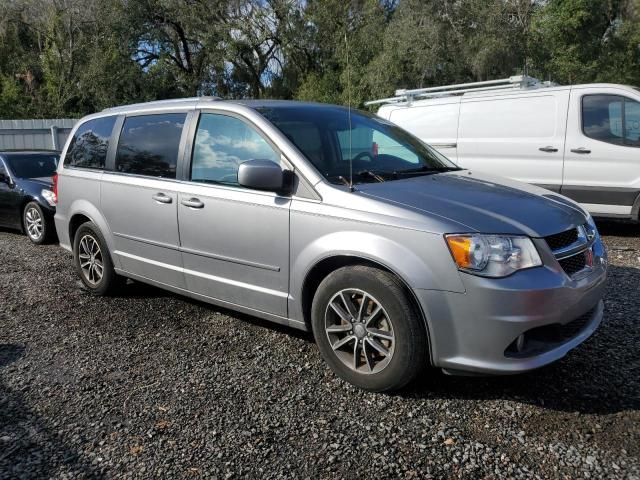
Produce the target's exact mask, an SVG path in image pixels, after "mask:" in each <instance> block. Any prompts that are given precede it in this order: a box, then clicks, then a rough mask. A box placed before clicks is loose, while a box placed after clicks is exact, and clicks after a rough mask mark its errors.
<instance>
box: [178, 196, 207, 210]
mask: <svg viewBox="0 0 640 480" xmlns="http://www.w3.org/2000/svg"><path fill="white" fill-rule="evenodd" d="M180 203H182V205H184V206H185V207H189V208H202V207H204V203H202V202H201V201H200V200H199V199H197V198H190V199H189V200H182V201H181V202H180Z"/></svg>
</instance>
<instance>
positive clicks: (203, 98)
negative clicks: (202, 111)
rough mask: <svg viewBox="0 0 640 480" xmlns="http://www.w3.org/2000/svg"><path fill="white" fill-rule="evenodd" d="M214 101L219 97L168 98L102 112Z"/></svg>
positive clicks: (120, 106)
mask: <svg viewBox="0 0 640 480" xmlns="http://www.w3.org/2000/svg"><path fill="white" fill-rule="evenodd" d="M202 100H204V101H215V100H222V99H221V98H220V97H212V96H202V97H187V98H170V99H168V100H152V101H150V102H142V103H132V104H129V105H119V106H117V107H109V108H105V109H104V110H102V111H103V112H107V111H110V110H118V109H121V108H132V107H142V106H149V105H166V104H172V103H181V102H198V101H202Z"/></svg>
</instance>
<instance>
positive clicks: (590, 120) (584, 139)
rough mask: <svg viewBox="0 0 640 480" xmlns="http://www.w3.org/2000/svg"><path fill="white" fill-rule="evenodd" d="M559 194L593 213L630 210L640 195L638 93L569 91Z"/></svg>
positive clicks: (612, 212)
mask: <svg viewBox="0 0 640 480" xmlns="http://www.w3.org/2000/svg"><path fill="white" fill-rule="evenodd" d="M562 194H563V195H566V196H568V197H570V198H573V199H574V200H576V201H577V202H580V203H582V204H583V205H584V206H585V207H586V208H587V209H588V210H589V211H591V212H592V213H595V214H608V215H612V214H613V215H629V214H630V213H631V209H632V207H633V204H634V201H635V199H636V198H637V196H638V194H640V98H638V97H632V96H631V95H630V94H629V93H628V92H627V91H625V90H619V89H616V88H615V87H605V88H576V89H572V91H571V102H570V107H569V120H568V122H567V140H566V148H565V153H564V179H563V184H562Z"/></svg>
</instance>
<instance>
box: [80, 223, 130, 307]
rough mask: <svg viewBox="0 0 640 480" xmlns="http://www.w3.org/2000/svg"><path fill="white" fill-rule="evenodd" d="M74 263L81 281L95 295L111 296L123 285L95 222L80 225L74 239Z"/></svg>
mask: <svg viewBox="0 0 640 480" xmlns="http://www.w3.org/2000/svg"><path fill="white" fill-rule="evenodd" d="M73 261H74V263H75V266H76V271H77V272H78V275H79V276H80V280H82V283H83V284H84V286H85V287H86V288H87V290H88V291H89V292H91V293H93V294H95V295H109V294H112V293H114V292H115V291H116V290H117V288H118V287H119V286H121V285H122V283H123V282H122V280H123V278H122V277H120V276H119V275H117V274H116V272H115V270H114V269H113V262H112V260H111V255H110V254H109V250H108V249H107V242H105V240H104V237H103V236H102V233H101V232H100V230H99V229H98V227H97V226H96V225H95V224H94V223H93V222H86V223H83V224H82V225H80V227H79V228H78V230H77V232H76V234H75V237H74V238H73Z"/></svg>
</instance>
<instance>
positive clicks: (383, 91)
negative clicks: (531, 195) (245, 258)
mask: <svg viewBox="0 0 640 480" xmlns="http://www.w3.org/2000/svg"><path fill="white" fill-rule="evenodd" d="M347 59H348V61H347ZM525 71H526V72H528V73H529V74H531V75H534V76H539V77H542V78H544V79H548V78H551V79H552V80H554V81H557V82H560V83H582V82H596V81H606V82H613V83H626V84H632V85H640V0H454V1H451V0H188V1H185V0H101V1H100V2H96V1H95V0H5V1H3V2H0V117H3V118H29V117H54V116H55V117H57V116H80V115H84V114H86V113H91V112H94V111H97V110H101V109H103V108H106V107H108V106H112V105H118V104H125V103H132V102H138V101H147V100H153V99H161V98H173V97H181V96H191V95H219V96H223V97H225V98H245V97H272V98H296V99H303V100H315V101H321V102H330V103H342V104H344V103H347V102H348V101H349V100H351V102H352V104H353V105H356V106H358V105H362V103H363V102H364V101H365V100H367V99H370V98H379V97H384V96H388V95H390V94H392V93H393V91H394V90H395V89H397V88H418V87H423V86H430V85H442V84H447V83H452V82H465V81H477V80H487V79H492V78H502V77H506V76H510V75H514V74H519V73H523V72H525Z"/></svg>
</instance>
